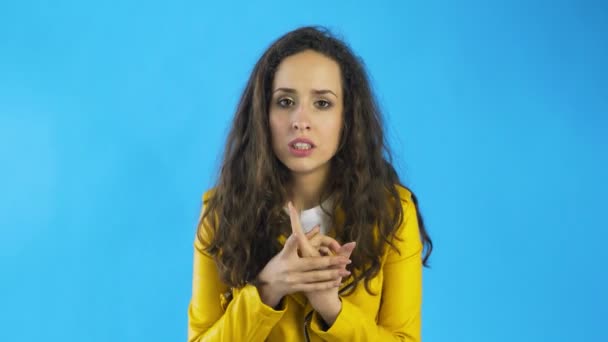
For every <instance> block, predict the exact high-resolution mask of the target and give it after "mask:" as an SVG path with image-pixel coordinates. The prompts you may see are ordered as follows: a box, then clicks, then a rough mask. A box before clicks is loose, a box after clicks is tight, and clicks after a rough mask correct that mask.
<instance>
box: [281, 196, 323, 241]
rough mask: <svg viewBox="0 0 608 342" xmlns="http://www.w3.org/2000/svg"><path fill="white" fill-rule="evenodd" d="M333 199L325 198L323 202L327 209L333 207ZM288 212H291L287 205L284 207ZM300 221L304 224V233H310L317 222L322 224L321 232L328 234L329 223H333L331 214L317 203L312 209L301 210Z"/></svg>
mask: <svg viewBox="0 0 608 342" xmlns="http://www.w3.org/2000/svg"><path fill="white" fill-rule="evenodd" d="M330 201H331V199H327V200H325V202H323V206H324V207H325V209H326V210H328V209H330V208H331V205H330V204H331V203H330ZM283 209H284V210H285V212H286V213H287V214H289V209H288V208H287V206H285V207H284V208H283ZM300 223H301V224H302V229H303V230H304V233H308V232H309V231H310V230H312V229H313V228H314V226H316V225H317V224H319V223H320V224H321V233H322V234H324V235H325V234H327V231H328V230H329V225H330V224H331V218H330V217H329V215H327V214H326V213H324V212H323V210H322V209H321V205H317V206H316V207H312V208H310V209H306V210H302V211H301V212H300Z"/></svg>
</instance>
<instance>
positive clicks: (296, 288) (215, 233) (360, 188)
mask: <svg viewBox="0 0 608 342" xmlns="http://www.w3.org/2000/svg"><path fill="white" fill-rule="evenodd" d="M416 207H417V200H416V197H415V196H414V195H413V193H412V192H410V191H409V190H408V189H407V188H405V187H404V186H402V185H400V181H399V177H398V175H397V173H396V172H395V169H394V168H393V166H392V165H391V155H390V151H389V150H388V147H387V144H386V143H385V139H384V134H383V131H382V124H381V115H380V112H379V110H378V107H377V105H376V103H375V100H374V98H373V95H372V92H371V89H370V86H369V82H368V80H367V76H366V73H365V70H364V68H363V65H362V63H361V62H360V61H359V60H358V59H357V57H355V56H354V54H353V53H352V52H351V50H350V49H349V48H348V47H347V46H346V45H345V44H344V43H343V42H342V41H340V40H338V39H337V38H335V37H333V36H332V35H331V34H330V33H329V32H327V31H326V30H325V29H321V28H313V27H303V28H300V29H297V30H295V31H292V32H289V33H287V34H286V35H284V36H283V37H281V38H279V39H278V40H277V41H275V42H274V43H273V44H272V45H271V46H270V47H269V48H268V50H267V51H266V52H265V53H264V54H263V55H262V57H261V58H260V60H259V61H258V62H257V64H256V65H255V68H254V70H253V72H252V74H251V77H250V79H249V81H248V83H247V86H246V88H245V91H244V93H243V95H242V97H241V100H240V103H239V105H238V108H237V111H236V114H235V117H234V121H233V125H232V128H231V131H230V134H229V136H228V140H227V146H226V150H225V153H224V157H223V163H222V167H221V172H220V176H219V180H218V182H217V184H216V186H215V187H214V188H213V189H212V190H210V191H208V192H206V193H205V194H204V196H203V210H202V211H201V218H200V221H199V225H198V230H197V236H196V239H195V243H194V244H195V252H194V275H193V290H192V299H191V302H190V306H189V311H188V317H189V330H188V340H189V341H263V340H267V341H300V340H309V341H322V340H330V341H420V326H421V301H422V290H421V288H422V266H423V265H425V266H427V265H426V261H427V259H428V257H429V255H430V252H431V250H432V242H431V240H430V238H429V236H428V234H427V233H426V230H425V228H424V225H423V221H422V218H421V216H420V214H419V211H418V210H417V208H416ZM300 210H302V211H301V212H300ZM425 246H426V247H427V248H426V253H425V255H424V258H423V257H422V252H423V247H425Z"/></svg>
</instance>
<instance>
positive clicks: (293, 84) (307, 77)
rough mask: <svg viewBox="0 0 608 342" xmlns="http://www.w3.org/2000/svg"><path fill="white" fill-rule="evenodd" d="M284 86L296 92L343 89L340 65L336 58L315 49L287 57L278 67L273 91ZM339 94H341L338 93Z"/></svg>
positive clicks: (335, 91)
mask: <svg viewBox="0 0 608 342" xmlns="http://www.w3.org/2000/svg"><path fill="white" fill-rule="evenodd" d="M279 88H284V89H291V90H295V92H297V93H300V92H306V93H308V92H315V91H316V92H319V91H323V90H330V91H331V92H333V93H335V94H338V92H339V91H340V90H341V75H340V66H339V65H338V63H336V62H335V61H334V60H332V59H330V58H328V57H326V56H324V55H322V54H320V53H317V52H314V51H304V52H300V53H298V54H295V55H293V56H289V57H287V58H285V59H284V60H283V61H282V62H281V64H279V67H278V69H277V72H276V73H275V76H274V81H273V92H274V91H275V90H276V89H279ZM338 95H339V94H338Z"/></svg>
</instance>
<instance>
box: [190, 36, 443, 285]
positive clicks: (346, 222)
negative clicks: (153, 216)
mask: <svg viewBox="0 0 608 342" xmlns="http://www.w3.org/2000/svg"><path fill="white" fill-rule="evenodd" d="M309 49H310V50H314V51H316V52H318V53H321V54H323V55H325V56H327V57H329V58H331V59H333V60H334V61H336V62H337V63H338V64H339V66H340V71H341V77H342V80H341V81H342V88H343V93H344V112H343V114H344V127H343V129H342V136H341V138H340V143H339V147H338V150H337V152H336V154H335V156H334V157H333V158H332V159H331V167H330V173H329V179H328V180H327V182H326V184H327V186H326V187H325V188H324V189H323V193H322V194H321V198H320V200H319V203H321V202H322V201H323V200H324V199H326V198H328V197H329V196H332V201H331V203H333V204H332V206H333V207H332V208H329V210H327V213H328V214H329V215H330V216H331V217H332V221H333V225H332V227H333V228H335V229H336V238H337V240H338V241H341V242H346V241H356V242H357V248H356V249H355V251H354V253H353V255H352V256H351V259H352V261H353V262H352V264H351V265H350V269H351V270H352V271H354V272H353V275H355V285H356V284H357V283H358V282H360V281H361V280H365V285H366V288H367V290H368V291H369V280H371V279H372V278H373V277H374V276H375V275H377V273H378V271H379V270H380V263H381V257H382V254H383V253H384V252H385V248H387V247H386V246H387V243H388V246H390V247H389V248H395V247H394V245H393V244H391V242H390V241H391V240H392V238H393V236H394V234H395V231H396V230H397V228H398V227H399V226H400V225H401V223H402V221H403V209H402V203H401V198H400V196H399V192H398V190H397V188H396V187H395V185H396V184H399V185H402V184H401V181H400V180H399V176H398V174H397V172H396V171H395V169H394V167H393V166H392V156H391V152H390V149H389V147H388V144H387V142H386V140H385V136H384V131H383V126H382V115H381V112H380V110H379V107H378V105H377V103H376V100H375V98H374V96H373V93H372V90H371V87H370V84H369V81H368V78H367V73H366V71H365V69H364V65H363V62H362V61H361V60H360V59H359V58H358V57H357V56H355V54H354V53H353V52H352V51H351V49H350V48H349V47H348V46H347V45H346V44H345V43H344V42H343V41H342V40H340V39H338V38H336V37H335V36H333V35H332V34H331V33H330V32H329V31H328V30H327V29H325V28H322V27H302V28H299V29H296V30H294V31H291V32H289V33H287V34H285V35H284V36H282V37H280V38H279V39H278V40H276V41H275V42H274V43H272V44H271V45H270V47H269V48H268V49H267V50H266V51H265V52H264V54H263V55H262V57H261V58H260V59H259V61H258V62H257V63H256V65H255V67H254V69H253V72H252V73H251V76H250V78H249V80H248V82H247V85H246V86H245V90H244V92H243V94H242V96H241V99H240V101H239V104H238V107H237V110H236V114H235V116H234V120H233V123H232V127H231V130H230V133H229V135H228V138H227V142H226V149H225V151H224V155H223V161H222V164H221V170H220V173H219V179H218V180H217V183H216V186H215V188H214V191H213V194H212V196H210V198H209V199H208V200H207V201H206V202H205V203H204V208H205V212H204V213H203V215H202V218H201V221H200V222H199V226H198V232H197V235H198V238H199V239H201V240H202V236H201V232H202V229H203V225H202V222H203V221H204V220H208V221H207V222H209V226H210V227H211V229H212V236H213V238H212V241H211V243H210V245H209V246H208V247H207V248H206V252H208V253H210V254H211V255H213V256H214V258H215V261H216V264H217V267H218V270H219V274H220V277H221V279H222V280H223V281H224V282H225V283H226V284H227V285H229V286H231V287H242V286H244V285H245V284H246V283H248V282H252V281H254V279H255V277H256V276H257V274H258V273H259V272H260V271H261V270H262V268H264V266H265V265H266V264H267V263H268V261H269V260H270V259H271V258H272V257H273V256H275V255H276V254H277V253H278V252H279V251H280V250H281V248H282V246H281V244H280V243H279V241H278V237H279V235H281V234H285V235H289V234H290V232H291V228H290V221H289V216H288V215H287V213H285V211H284V210H283V205H284V204H285V203H286V201H287V200H288V196H287V193H288V189H287V186H288V184H289V181H290V170H289V169H287V167H286V166H285V165H283V164H282V163H281V162H280V161H279V160H278V158H277V157H276V156H275V154H274V152H273V150H272V144H271V134H270V125H269V118H268V113H269V105H270V101H271V96H272V85H273V80H274V76H275V72H276V70H277V68H278V66H279V64H280V63H281V61H282V60H283V59H285V58H286V57H289V56H291V55H294V54H296V53H299V52H302V51H304V50H309ZM402 186H403V185H402ZM408 190H409V189H408ZM410 192H411V193H412V199H413V202H414V205H416V207H417V206H418V201H417V199H416V196H415V195H414V193H413V192H412V191H411V190H410ZM339 208H347V210H343V218H342V219H341V220H337V219H336V215H334V213H336V212H337V210H338V209H339ZM325 209H327V208H324V210H325ZM416 212H417V215H418V223H419V229H420V237H421V240H422V243H423V246H424V247H425V250H426V253H425V255H424V257H423V260H422V262H423V264H424V266H426V267H428V264H427V260H428V258H429V255H430V253H431V251H432V248H433V244H432V241H431V239H430V237H429V235H428V234H427V232H426V229H425V226H424V222H423V219H422V216H421V214H420V210H416ZM374 229H377V236H376V237H374V232H373V231H374Z"/></svg>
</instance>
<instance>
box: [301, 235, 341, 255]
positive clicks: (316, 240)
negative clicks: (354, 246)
mask: <svg viewBox="0 0 608 342" xmlns="http://www.w3.org/2000/svg"><path fill="white" fill-rule="evenodd" d="M309 242H310V244H311V245H312V246H313V247H314V248H315V249H317V250H318V249H319V248H320V247H327V248H329V249H330V250H331V251H333V252H334V254H338V251H339V250H340V248H341V247H342V246H340V243H338V241H336V240H335V239H334V238H332V237H330V236H327V235H323V234H317V235H315V236H313V237H312V238H311V239H310V240H309Z"/></svg>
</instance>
